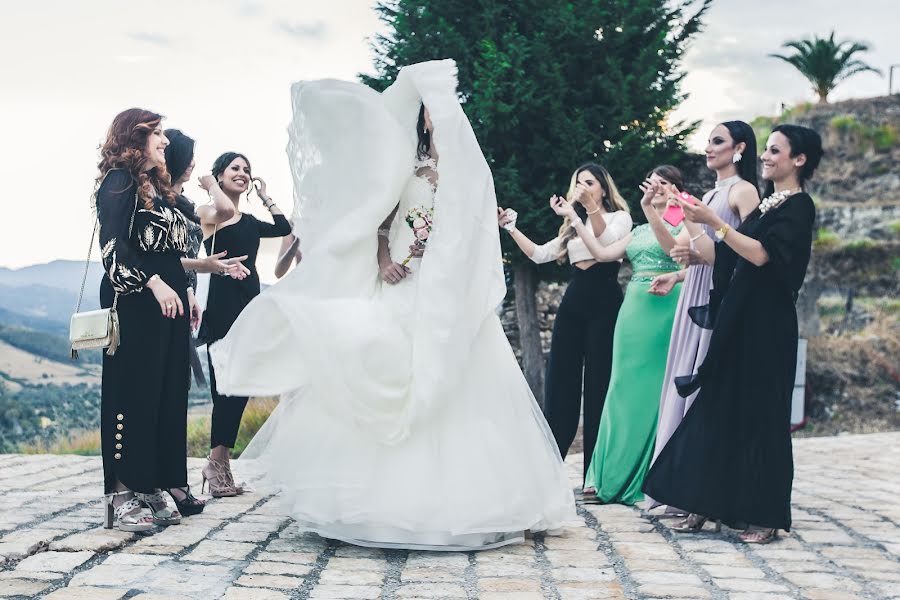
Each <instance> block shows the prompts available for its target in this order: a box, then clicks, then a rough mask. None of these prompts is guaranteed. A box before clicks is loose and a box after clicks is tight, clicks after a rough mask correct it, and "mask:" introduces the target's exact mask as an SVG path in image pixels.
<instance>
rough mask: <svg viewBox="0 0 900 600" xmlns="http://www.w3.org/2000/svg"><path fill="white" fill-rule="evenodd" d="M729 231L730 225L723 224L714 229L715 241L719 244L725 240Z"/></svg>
mask: <svg viewBox="0 0 900 600" xmlns="http://www.w3.org/2000/svg"><path fill="white" fill-rule="evenodd" d="M729 231H731V225H729V224H728V223H725V224H724V225H722V226H721V227H719V228H718V229H716V239H717V240H719V241H720V242H721V241H722V240H724V239H725V236H726V235H728V232H729Z"/></svg>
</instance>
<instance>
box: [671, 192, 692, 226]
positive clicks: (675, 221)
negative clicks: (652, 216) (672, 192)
mask: <svg viewBox="0 0 900 600" xmlns="http://www.w3.org/2000/svg"><path fill="white" fill-rule="evenodd" d="M678 199H679V200H681V201H682V202H687V203H688V204H697V199H696V198H694V197H693V196H692V195H691V194H690V193H688V192H681V193H680V194H678ZM662 218H663V221H665V222H666V223H668V224H669V225H671V226H672V227H678V226H679V225H680V224H681V222H682V221H684V211H683V210H681V207H680V206H678V205H672V206H669V207H668V208H667V209H666V212H664V213H663V216H662Z"/></svg>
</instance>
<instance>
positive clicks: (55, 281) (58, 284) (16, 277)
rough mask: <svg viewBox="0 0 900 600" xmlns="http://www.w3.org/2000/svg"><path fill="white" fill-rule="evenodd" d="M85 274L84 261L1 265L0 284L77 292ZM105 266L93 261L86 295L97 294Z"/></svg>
mask: <svg viewBox="0 0 900 600" xmlns="http://www.w3.org/2000/svg"><path fill="white" fill-rule="evenodd" d="M83 274H84V261H77V260H54V261H52V262H49V263H45V264H41V265H31V266H29V267H22V268H21V269H7V268H5V267H0V285H8V286H13V287H20V286H25V285H45V286H50V287H55V288H61V289H64V290H67V291H69V292H71V293H73V294H77V293H78V290H79V289H81V277H82V275H83ZM102 276H103V266H102V265H101V264H100V263H99V262H97V261H91V266H90V269H89V271H88V277H87V285H86V286H85V296H88V295H92V296H96V295H97V290H98V289H99V286H100V278H101V277H102Z"/></svg>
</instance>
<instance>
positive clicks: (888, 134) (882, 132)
mask: <svg viewBox="0 0 900 600" xmlns="http://www.w3.org/2000/svg"><path fill="white" fill-rule="evenodd" d="M867 137H870V138H871V142H872V147H873V148H875V150H877V151H879V152H886V151H887V150H890V149H891V148H893V147H894V145H895V144H896V143H897V129H896V128H895V127H894V126H893V125H882V126H881V127H875V128H873V129H872V130H871V132H869V134H868V136H867Z"/></svg>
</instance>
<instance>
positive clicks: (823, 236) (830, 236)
mask: <svg viewBox="0 0 900 600" xmlns="http://www.w3.org/2000/svg"><path fill="white" fill-rule="evenodd" d="M840 243H841V238H839V237H838V235H837V234H836V233H834V232H833V231H828V230H827V229H825V228H824V227H822V228H820V229H819V231H818V232H817V233H816V239H815V240H814V241H813V245H815V246H816V247H818V248H830V247H833V246H837V245H838V244H840Z"/></svg>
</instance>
